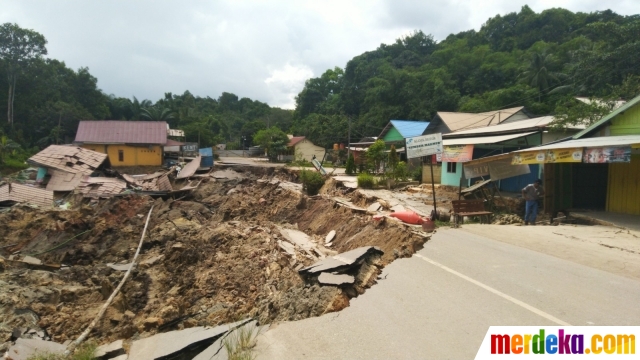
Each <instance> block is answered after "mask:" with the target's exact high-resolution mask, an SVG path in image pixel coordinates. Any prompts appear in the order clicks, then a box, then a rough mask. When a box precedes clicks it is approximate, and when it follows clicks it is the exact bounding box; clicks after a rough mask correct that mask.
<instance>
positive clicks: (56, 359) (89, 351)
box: [27, 342, 98, 360]
mask: <svg viewBox="0 0 640 360" xmlns="http://www.w3.org/2000/svg"><path fill="white" fill-rule="evenodd" d="M97 347H98V346H97V345H96V344H95V343H93V342H86V343H84V344H82V345H80V346H79V347H78V348H77V349H76V351H75V352H74V353H73V354H71V355H69V356H64V355H61V354H49V353H42V354H35V355H32V356H30V357H29V358H27V360H93V359H94V358H95V356H94V354H95V353H96V348H97Z"/></svg>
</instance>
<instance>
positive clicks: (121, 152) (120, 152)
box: [118, 150, 124, 161]
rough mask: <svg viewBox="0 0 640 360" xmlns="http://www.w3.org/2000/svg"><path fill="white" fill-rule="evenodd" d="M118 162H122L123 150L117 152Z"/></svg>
mask: <svg viewBox="0 0 640 360" xmlns="http://www.w3.org/2000/svg"><path fill="white" fill-rule="evenodd" d="M118 161H124V150H118Z"/></svg>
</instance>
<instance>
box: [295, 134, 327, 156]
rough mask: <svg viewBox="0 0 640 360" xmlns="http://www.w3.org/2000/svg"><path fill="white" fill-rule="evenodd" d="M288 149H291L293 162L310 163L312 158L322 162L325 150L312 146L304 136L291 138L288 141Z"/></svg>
mask: <svg viewBox="0 0 640 360" xmlns="http://www.w3.org/2000/svg"><path fill="white" fill-rule="evenodd" d="M288 146H289V148H291V149H293V158H294V160H307V161H311V159H313V156H314V155H315V157H316V158H318V159H320V160H322V158H323V157H324V152H325V149H324V148H323V147H321V146H318V145H314V144H313V143H312V142H311V141H310V140H309V139H306V138H305V137H304V136H293V137H291V138H290V139H289V145H288Z"/></svg>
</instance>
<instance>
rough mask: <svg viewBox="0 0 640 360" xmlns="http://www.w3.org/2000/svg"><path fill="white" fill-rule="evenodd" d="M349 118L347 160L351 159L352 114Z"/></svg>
mask: <svg viewBox="0 0 640 360" xmlns="http://www.w3.org/2000/svg"><path fill="white" fill-rule="evenodd" d="M347 119H349V139H348V140H347V143H348V145H347V161H349V155H351V116H347Z"/></svg>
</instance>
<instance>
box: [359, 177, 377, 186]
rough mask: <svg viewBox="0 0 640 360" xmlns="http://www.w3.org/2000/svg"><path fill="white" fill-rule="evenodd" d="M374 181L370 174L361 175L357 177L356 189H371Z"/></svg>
mask: <svg viewBox="0 0 640 360" xmlns="http://www.w3.org/2000/svg"><path fill="white" fill-rule="evenodd" d="M375 185H376V179H375V178H374V177H373V175H371V174H367V173H362V174H359V175H358V187H359V188H363V189H373V187H374V186H375Z"/></svg>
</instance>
